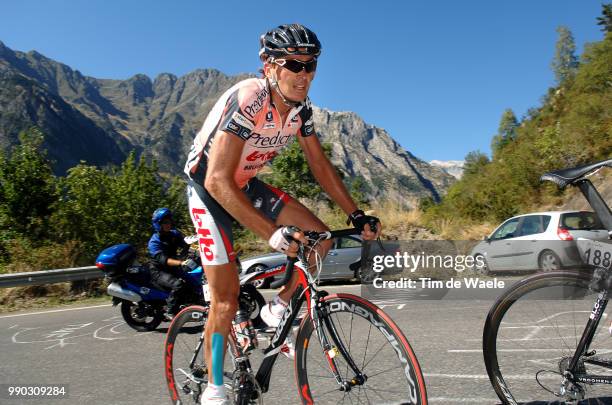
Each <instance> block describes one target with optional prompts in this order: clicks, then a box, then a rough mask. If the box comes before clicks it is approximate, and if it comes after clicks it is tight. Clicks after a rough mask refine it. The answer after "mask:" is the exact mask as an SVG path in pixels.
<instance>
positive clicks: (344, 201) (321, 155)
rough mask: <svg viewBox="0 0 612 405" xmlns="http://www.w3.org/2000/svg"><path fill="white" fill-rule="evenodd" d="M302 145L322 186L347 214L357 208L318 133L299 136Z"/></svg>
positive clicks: (311, 168)
mask: <svg viewBox="0 0 612 405" xmlns="http://www.w3.org/2000/svg"><path fill="white" fill-rule="evenodd" d="M298 141H299V142H300V146H301V148H302V150H303V151H304V155H305V156H306V160H307V161H308V165H309V166H310V170H312V174H313V175H314V177H315V179H317V181H318V182H319V184H320V185H321V188H322V189H323V190H324V191H325V192H326V193H327V194H328V195H329V196H330V197H331V198H332V200H334V201H335V202H336V204H338V205H339V206H340V208H342V210H343V211H344V212H346V214H347V215H349V214H351V213H352V212H354V211H355V210H357V205H356V204H355V202H354V201H353V199H352V198H351V195H350V194H349V192H348V191H347V189H346V187H345V186H344V183H342V180H341V179H340V176H338V173H337V172H336V169H335V168H334V166H333V165H332V164H331V162H330V161H329V159H328V158H327V156H326V155H325V152H324V151H323V148H322V147H321V143H320V142H319V138H318V136H317V135H316V134H314V135H312V136H307V137H303V136H298Z"/></svg>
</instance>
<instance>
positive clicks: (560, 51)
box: [551, 26, 578, 85]
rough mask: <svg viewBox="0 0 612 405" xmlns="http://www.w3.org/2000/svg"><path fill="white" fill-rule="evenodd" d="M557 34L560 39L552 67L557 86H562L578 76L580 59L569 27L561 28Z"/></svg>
mask: <svg viewBox="0 0 612 405" xmlns="http://www.w3.org/2000/svg"><path fill="white" fill-rule="evenodd" d="M557 33H558V34H559V38H558V39H557V45H556V51H555V56H554V58H553V60H552V63H551V66H552V69H553V72H554V74H555V80H556V81H557V84H558V85H561V84H563V83H564V82H565V81H567V80H568V79H571V78H573V77H574V75H575V74H576V70H577V69H578V58H577V57H576V43H575V42H574V36H573V35H572V33H571V31H570V30H569V29H568V28H567V27H564V26H559V27H558V28H557Z"/></svg>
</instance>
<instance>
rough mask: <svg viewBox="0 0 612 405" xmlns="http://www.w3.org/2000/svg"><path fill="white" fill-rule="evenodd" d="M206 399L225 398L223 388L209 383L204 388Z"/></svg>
mask: <svg viewBox="0 0 612 405" xmlns="http://www.w3.org/2000/svg"><path fill="white" fill-rule="evenodd" d="M206 398H225V386H224V385H215V384H213V383H210V382H209V383H208V386H207V387H206Z"/></svg>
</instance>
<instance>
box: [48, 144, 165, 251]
mask: <svg viewBox="0 0 612 405" xmlns="http://www.w3.org/2000/svg"><path fill="white" fill-rule="evenodd" d="M62 190H63V195H62V200H61V202H60V204H58V206H57V212H56V213H55V217H54V221H53V222H54V224H55V225H56V227H57V234H58V235H60V236H61V238H62V240H78V241H79V242H80V243H81V245H82V246H83V251H84V255H85V256H86V257H87V258H93V257H95V255H96V254H97V253H98V252H99V251H100V250H101V249H102V248H104V247H107V246H109V245H112V244H117V243H131V244H133V245H136V246H138V247H143V246H144V243H145V242H146V241H147V240H148V238H149V237H150V236H151V232H152V229H151V214H152V213H153V211H154V210H155V209H156V208H158V207H160V206H164V205H166V203H167V202H169V201H170V200H169V199H168V198H166V197H165V194H164V189H163V182H162V181H161V179H160V178H159V177H158V176H157V167H156V165H155V163H153V164H151V165H148V164H147V163H146V162H145V161H144V159H142V158H141V159H140V161H139V162H138V163H137V162H136V159H135V155H134V154H133V153H131V154H130V155H129V156H128V158H127V159H126V161H125V162H124V163H123V164H122V165H121V167H120V168H116V169H114V170H112V171H104V170H100V169H98V168H96V167H94V166H86V165H83V164H81V165H78V166H75V167H73V168H71V169H70V170H68V176H67V177H66V178H65V179H64V180H63V182H62Z"/></svg>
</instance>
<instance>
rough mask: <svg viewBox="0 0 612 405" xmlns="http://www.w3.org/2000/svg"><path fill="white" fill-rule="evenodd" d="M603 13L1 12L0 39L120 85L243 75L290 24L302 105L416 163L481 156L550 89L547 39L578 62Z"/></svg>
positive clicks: (423, 6) (244, 7)
mask: <svg viewBox="0 0 612 405" xmlns="http://www.w3.org/2000/svg"><path fill="white" fill-rule="evenodd" d="M601 3H602V2H601V1H599V0H597V1H593V0H572V1H569V0H536V1H533V0H531V1H526V0H515V1H491V0H488V1H486V0H482V1H476V0H474V1H468V0H465V1H461V2H460V1H435V2H434V1H400V0H397V1H387V0H378V1H293V2H288V1H278V0H277V1H243V2H237V1H224V2H211V1H204V0H201V1H192V0H182V1H174V2H170V1H152V0H149V1H140V0H138V1H115V0H107V1H98V0H89V1H78V0H64V1H62V0H56V1H43V0H39V1H32V0H21V1H19V2H17V1H10V2H4V3H3V5H2V13H1V14H0V40H1V41H3V42H4V43H5V44H6V45H7V46H8V47H10V48H12V49H15V50H21V51H29V50H32V49H34V50H37V51H38V52H40V53H42V54H44V55H46V56H47V57H50V58H52V59H55V60H57V61H60V62H63V63H65V64H67V65H69V66H71V67H72V68H74V69H78V70H79V71H81V73H83V74H85V75H89V76H94V77H98V78H114V79H126V78H128V77H131V76H133V75H134V74H137V73H144V74H146V75H148V76H150V77H151V78H154V77H155V76H156V75H158V74H159V73H162V72H169V73H173V74H176V75H179V76H180V75H183V74H185V73H188V72H190V71H192V70H194V69H197V68H206V67H210V68H216V69H219V70H221V71H223V72H224V73H226V74H237V73H242V72H251V73H255V72H256V71H257V69H258V68H259V66H260V62H259V60H258V58H257V51H258V38H259V35H260V34H261V33H262V32H264V31H266V30H267V29H269V28H271V27H273V26H276V25H279V24H282V23H286V22H301V23H303V24H305V25H307V26H309V27H310V28H311V29H312V30H313V31H315V32H316V33H317V35H318V36H319V38H320V40H321V42H322V44H323V54H322V56H321V58H320V62H319V69H318V71H317V77H316V79H315V82H314V83H313V87H312V89H311V93H310V97H311V99H312V101H313V102H314V103H315V104H316V105H318V106H321V107H325V108H328V109H330V110H335V111H354V112H356V113H357V114H359V115H360V116H361V117H363V118H364V120H365V121H366V122H368V123H370V124H373V125H376V126H378V127H381V128H385V129H386V130H387V131H388V132H389V133H390V134H391V136H392V137H393V138H395V139H396V140H397V141H398V142H399V143H400V144H401V145H402V146H403V147H404V148H406V149H407V150H409V151H410V152H412V153H413V154H415V155H416V156H417V157H420V158H422V159H425V160H431V159H442V160H449V159H463V157H464V156H465V155H466V154H467V153H468V152H469V151H471V150H476V149H480V150H482V151H484V152H487V153H489V152H490V148H489V144H490V139H491V136H492V135H493V134H495V132H496V130H497V126H498V124H499V119H500V117H501V114H502V112H503V110H504V109H505V108H512V109H513V110H514V111H515V113H516V114H517V116H518V117H519V118H520V117H521V116H522V115H523V114H524V113H525V112H526V111H527V109H528V108H529V107H533V106H537V105H539V103H540V98H541V96H542V95H544V94H545V92H546V90H547V88H548V87H550V86H552V85H554V78H553V74H552V72H551V69H550V61H551V59H552V57H553V55H554V48H555V41H556V38H557V33H556V31H555V29H556V27H557V26H559V25H565V26H567V27H568V28H569V29H570V30H571V31H572V33H573V34H574V38H575V39H576V44H577V45H578V54H580V53H581V52H582V49H583V45H584V43H585V42H593V41H599V40H601V39H602V38H603V33H602V32H601V31H600V30H599V28H600V27H599V26H597V25H596V18H597V17H598V16H600V15H601Z"/></svg>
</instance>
